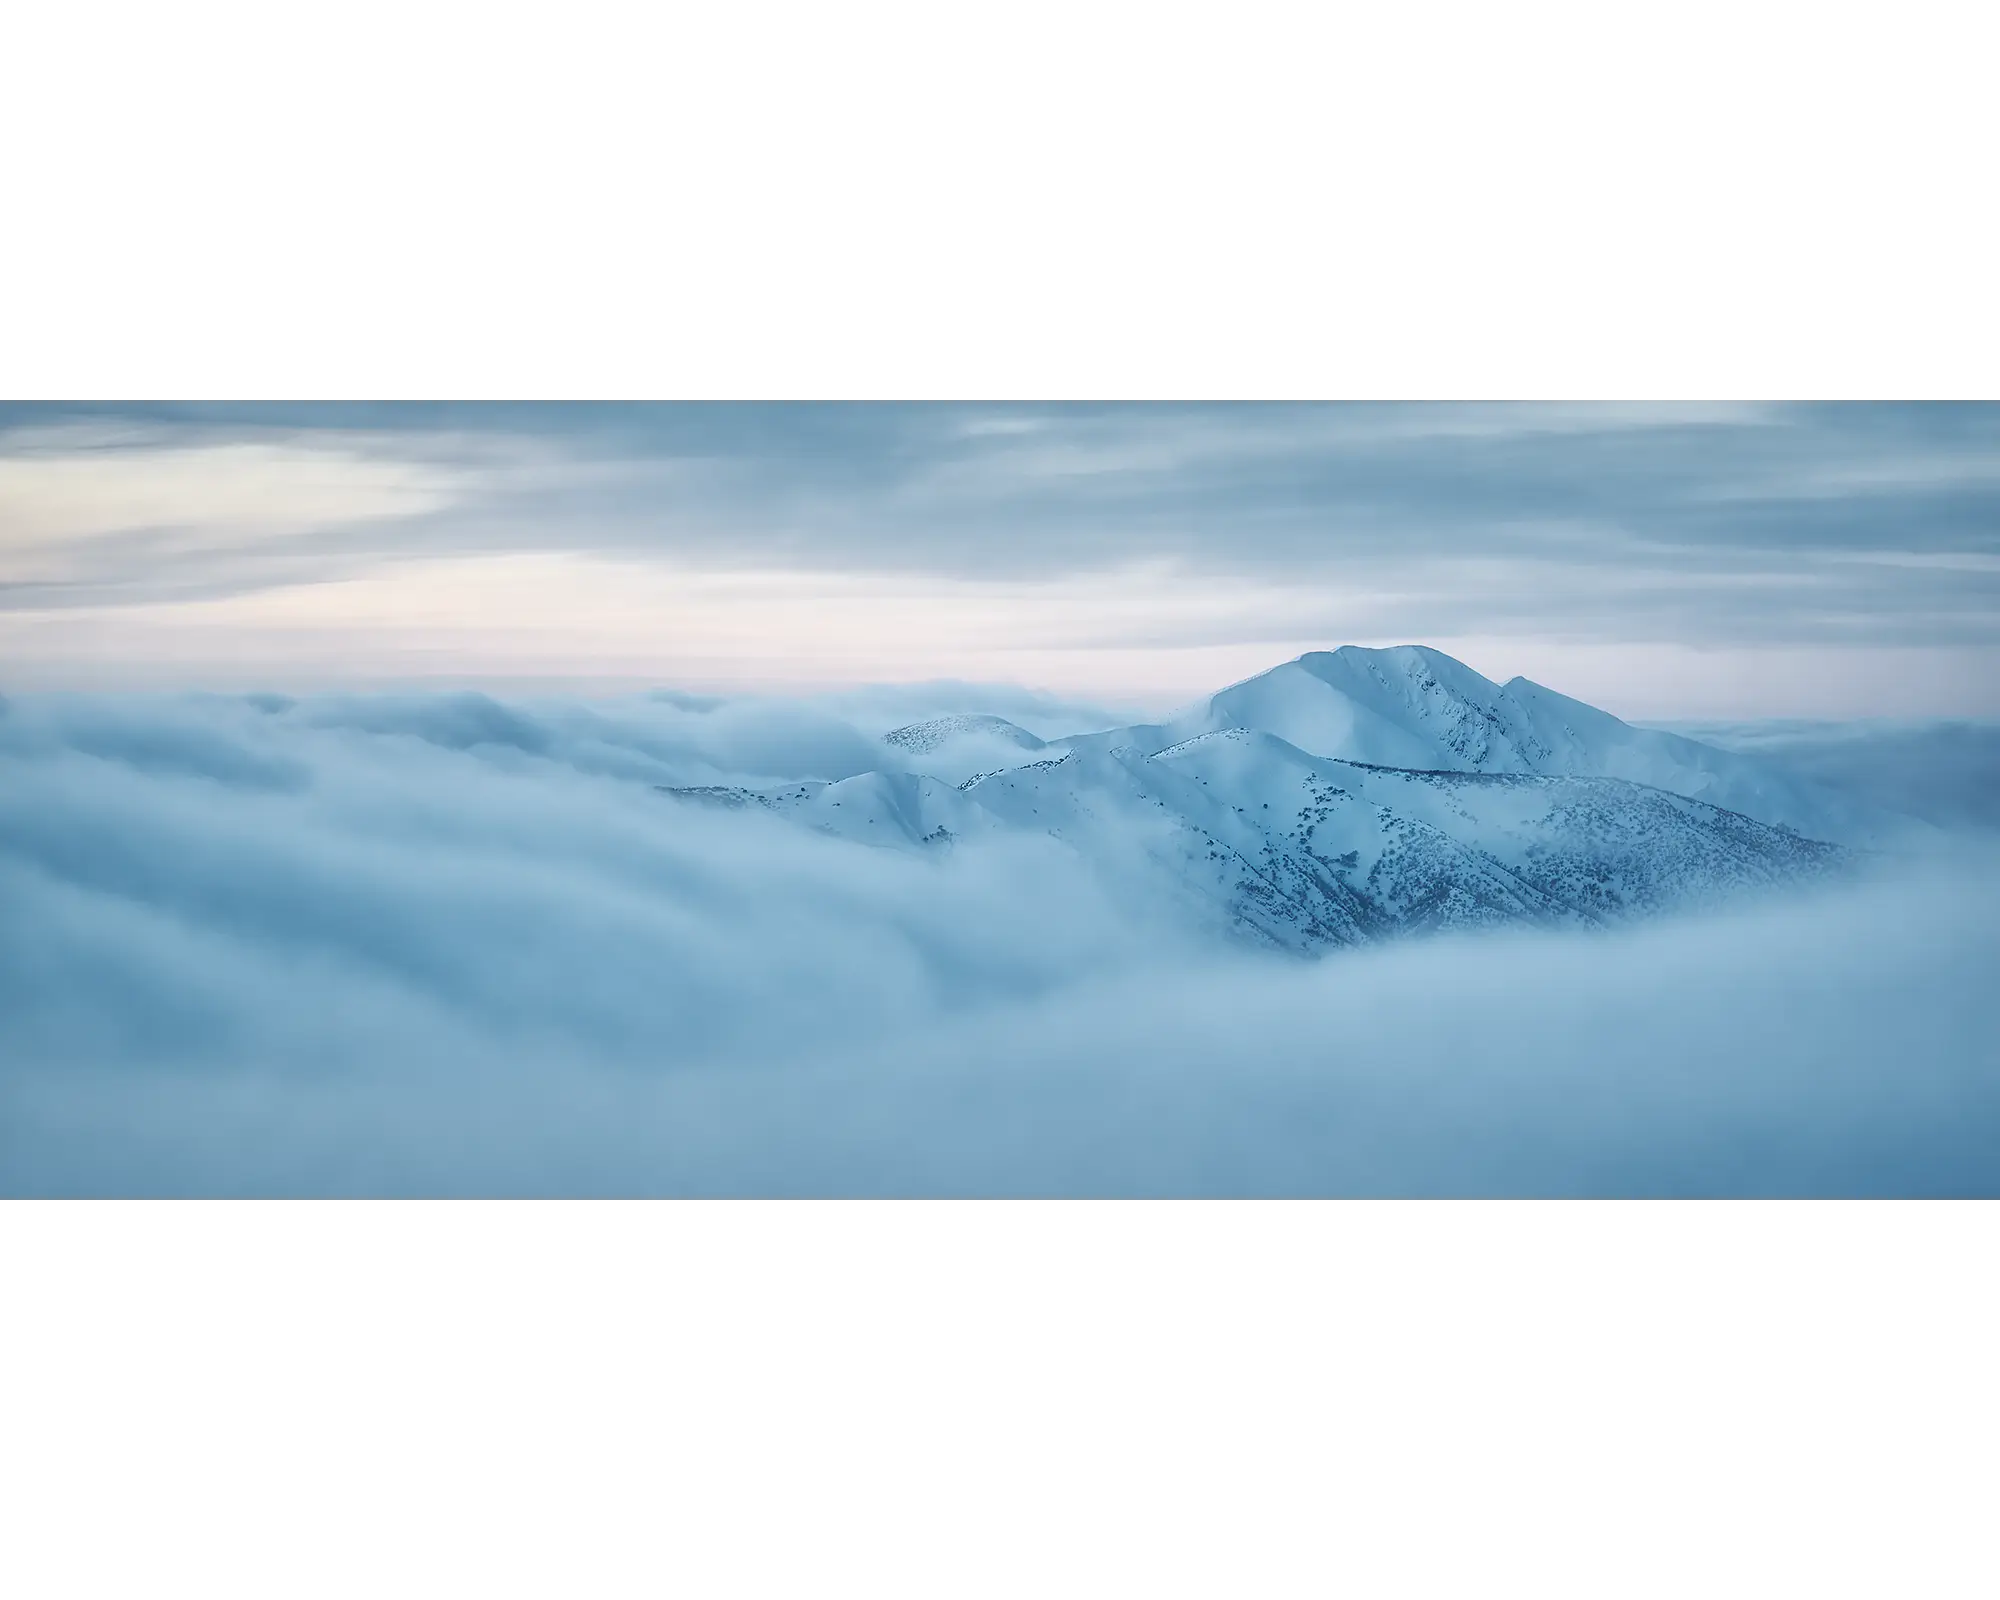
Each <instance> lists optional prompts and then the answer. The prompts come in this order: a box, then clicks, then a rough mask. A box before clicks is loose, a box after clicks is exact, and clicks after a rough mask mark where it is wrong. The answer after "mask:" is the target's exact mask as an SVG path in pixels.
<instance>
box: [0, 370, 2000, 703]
mask: <svg viewBox="0 0 2000 1600" xmlns="http://www.w3.org/2000/svg"><path fill="white" fill-rule="evenodd" d="M1406 641H1408V642H1421V643H1428V644H1433V645H1436V646H1438V647H1439V648H1442V649H1446V650H1449V651H1451V652H1452V653H1453V654H1456V655H1459V656H1461V657H1463V658H1464V659H1466V660H1467V661H1469V662H1470V663H1471V664H1472V665H1474V666H1475V667H1478V668H1479V669H1480V670H1481V671H1484V672H1486V673H1487V674H1488V675H1489V676H1492V677H1496V678H1501V679H1504V678H1507V677H1511V676H1513V675H1514V674H1515V673H1525V674H1527V675H1528V676H1530V677H1534V678H1537V679H1539V680H1541V681H1543V682H1547V683H1550V684H1552V685H1553V686H1554V687H1557V688H1560V689H1563V690H1565V691H1566V692H1569V693H1573V694H1577V695H1579V696H1581V697H1583V698H1585V699H1590V700H1593V701H1595V702H1597V703H1599V704H1602V705H1605V706H1606V707H1608V708H1609V709H1611V710H1614V711H1617V712H1620V713H1621V714H1624V715H1628V716H1637V717H1671V716H1677V715H1686V716H1715V715H1730V716H1758V715H1821V716H1840V715H1900V716H1917V715H1926V714H1938V715H1966V714H1973V715H1995V714H2000V407H1995V406H1745V405H1726V406H1640V407H1634V406H1546V405H1524V406H1487V405H1439V406H1363V405H1330V406H1309V407H1301V406H1209V405H1190V406H1166V405H1129V406H1128V405H1112V406H1095V405H1092V406H1079V405H1045V406H993V405H911V406H790V405H779V406H705V405H662V406H628V405H614V406H601V407H599V406H535V405H528V406H509V405H443V406H405V405H383V406H353V405H328V406H299V405H235V406H206V405H205V406H132V405H116V406H70V405H64V406H37V405H20V404H14V405H6V406H0V681H4V682H5V683H6V684H8V685H12V686H18V687H35V686H59V685H60V686H99V685H104V686H110V685H118V686H131V685H146V686H165V687H171V686H175V685H187V686H246V687H247V686H262V687H311V686H314V685H317V684H323V683H328V682H348V683H354V682H369V683H373V682H382V683H388V682H395V683H409V682H467V681H483V682H489V683H495V684H501V685H524V684H530V683H541V682H547V683H562V684H567V685H574V686H577V687H586V688H613V687H618V686H620V685H637V684H639V683H645V684H658V685H678V686H683V687H688V688H694V689H702V690H716V689H722V690H728V689H749V688H755V689H778V690H793V689H798V688H801V687H831V686H837V685H844V684H853V683H862V682H904V681H912V680H923V679H935V678H961V679H969V680H981V681H993V680H1005V681H1012V682H1021V683H1026V684H1030V685H1033V686H1036V687H1040V688H1045V689H1050V690H1055V691H1058V692H1061V693H1067V694H1082V695H1091V696H1097V697H1099V698H1104V699H1112V700H1117V701H1121V702H1125V703H1131V704H1134V705H1164V704H1168V703H1172V702H1175V701H1179V700H1183V699H1187V698H1190V697H1192V696H1194V695H1197V694H1200V693H1205V692H1207V691H1210V690H1213V689H1216V688H1219V687H1221V686H1222V685H1223V684H1225V683H1227V682H1229V681H1232V680H1234V679H1237V678H1240V677H1243V676H1245V675H1247V674H1249V673H1251V672H1255V671H1258V670H1261V669H1262V668H1263V667H1266V666H1269V665H1272V664H1274V663H1276V662H1278V661H1280V660H1284V659H1286V658H1288V657H1290V656H1293V655H1296V654H1298V653H1299V652H1301V651H1303V650H1307V649H1317V648H1326V647H1329V646H1333V645H1338V644H1342V643H1361V644H1380V643H1394V642H1406Z"/></svg>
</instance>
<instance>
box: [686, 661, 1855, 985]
mask: <svg viewBox="0 0 2000 1600" xmlns="http://www.w3.org/2000/svg"><path fill="white" fill-rule="evenodd" d="M883 747H884V753H885V761H884V765H883V769H882V770H880V771H875V772H868V773H863V774H861V775H859V776H854V777H848V778H844V779H841V780H839V781H834V782H823V781H816V780H815V781H802V782H797V783H792V784H789V785H786V786H783V787H778V788H761V789H751V788H733V787H706V788H700V789H670V790H668V791H667V792H668V793H669V794H671V795H673V796H675V797H676V798H678V799H681V800H683V801H686V802H688V803H704V804H710V805H721V806H727V807H731V808H738V809H744V810H750V811H763V812H769V813H770V814H772V815H773V816H776V817H783V818H787V819H790V820H792V821H793V822H796V823H798V824H802V825H805V826H810V827H813V828H817V829H819V830H821V831H823V832H826V833H830V834H834V835H836V836H839V837H841V838H845V839H850V840H854V841H857V842H860V843H864V844H871V845H877V846H881V847H886V848H893V849H901V850H914V851H932V850H940V849H947V848H951V847H953V846H956V845H959V844H961V843H966V842H973V841H977V840H980V839H983V838H990V837H994V836H997V835H1002V834H1006V833H1010V832H1011V833H1022V832H1026V833H1034V834H1045V835H1048V836H1050V837H1052V838H1054V839H1056V840H1058V841H1060V842H1061V843H1063V844H1064V845H1066V846H1068V847H1070V848H1072V849H1074V850H1075V851H1076V852H1077V853H1078V854H1079V855H1080V856H1081V857H1082V858H1083V859H1084V860H1085V861H1086V862H1087V863H1089V865H1090V866H1091V867H1092V868H1093V869H1095V870H1098V871H1100V872H1102V873H1104V874H1106V875H1108V876H1110V877H1111V878H1113V879H1114V880H1119V879H1121V878H1122V880H1123V881H1126V882H1133V883H1138V882H1143V883H1144V884H1145V885H1146V886H1147V887H1148V888H1149V889H1151V890H1152V891H1154V892H1155V893H1156V895H1157V896H1158V897H1159V898H1160V899H1162V900H1163V901H1164V903H1166V904H1169V905H1174V906H1178V907H1179V908H1181V911H1182V912H1183V913H1184V914H1185V915H1186V916H1187V917H1189V918H1190V919H1192V920H1193V921H1194V922H1195V923H1197V924H1199V925H1201V926H1204V927H1207V928H1211V929H1213V930H1215V931H1217V932H1221V933H1225V934H1227V935H1230V936H1232V937H1234V938H1237V939H1240V940H1247V941H1249V942H1251V943H1255V944H1261V945H1267V946H1275V947H1278V948H1282V949H1287V950H1294V951H1301V952H1309V951H1315V950H1319V949H1323V948H1326V947H1329V946H1339V945H1352V944H1358V943H1362V942H1366V941H1370V940H1375V939H1380V938H1384V937H1389V936H1393V935H1398V934H1404V933H1412V932H1422V931H1428V930H1437V929H1450V928H1466V927H1480V926H1496V925H1505V924H1509V923H1535V924H1543V925H1551V924H1552V925H1575V926H1587V925H1591V924H1602V923H1606V922H1610V921H1615V920H1618V919H1622V918H1626V917H1630V916H1634V915H1640V914H1644V913H1648V912H1652V911H1657V910H1663V909H1667V908H1669V907H1674V906H1681V905H1693V904H1703V903H1709V902H1713V901H1715V900H1718V899H1720V898H1722V897H1725V896H1728V895H1731V894H1735V893H1739V892H1742V891H1744V890H1749V889H1756V888H1761V887H1767V886H1775V885H1778V884H1781V883H1786V882H1791V881H1795V880H1797V879H1799V878H1801V877H1805V876H1810V875H1813V874H1817V873H1822V872H1825V871H1827V870H1829V869H1831V868H1833V867H1835V866H1837V865H1838V864H1839V863H1841V862H1842V861H1843V860H1845V859H1847V858H1848V856H1849V854H1850V848H1849V847H1851V846H1856V845H1862V846H1866V845H1869V844H1872V843H1875V842H1876V841H1877V835H1878V834H1879V832H1880V830H1881V829H1882V827H1883V825H1884V824H1883V823H1882V821H1881V819H1878V818H1875V817H1871V816H1869V815H1866V814H1863V813H1862V812H1861V811H1860V810H1859V809H1858V808H1856V807H1855V806H1853V805H1851V804H1850V803H1848V802H1846V801H1844V800H1843V799H1842V797H1840V796H1839V795H1838V794H1837V793H1835V792H1833V791H1829V790H1822V789H1819V788H1817V787H1815V786H1814V785H1812V784H1810V783H1807V782H1805V781H1803V780H1801V779H1798V778H1796V777H1793V776H1792V775H1790V774H1788V773H1786V772H1785V771H1784V770H1783V769H1782V768H1781V767H1778V766H1775V765H1773V764H1771V763H1768V762H1765V761H1762V760H1759V759H1758V758H1755V757H1751V756H1744V755H1737V754H1734V753H1731V752H1728V751H1723V750H1719V749H1716V748H1714V747H1712V746H1709V745H1704V744H1701V743H1698V742H1697V741H1695V740H1691V739H1684V738H1680V737H1677V736H1675V735H1673V734H1668V733H1661V732H1655V731H1652V730H1648V729H1642V728H1635V727H1632V726H1631V725H1629V724H1627V723H1624V722H1621V721H1620V720H1619V719H1618V718H1616V717H1614V716H1611V715H1610V714H1609V713H1607V712H1603V711H1600V710H1598V709H1596V708H1595V707H1593V706H1589V705H1586V704H1584V703H1583V702H1581V701H1578V700H1572V699H1569V698H1568V697H1566V696H1564V695H1560V694H1557V693H1555V692H1554V691H1552V690H1549V689H1545V688H1543V687H1541V686H1540V685H1539V684H1535V683H1531V682H1529V681H1528V680H1527V679H1525V678H1516V679H1514V680H1513V681H1512V682H1510V683H1507V684H1504V685H1501V684H1495V683H1493V682H1491V681H1490V680H1489V679H1486V678H1484V677H1482V676H1480V675H1479V674H1478V673H1477V672H1474V671H1473V670H1472V669H1471V668H1470V667H1467V666H1466V665H1465V664H1464V663H1462V662H1460V661H1456V660H1454V659H1453V658H1452V657H1450V656H1448V655H1445V654H1443V653H1441V652H1439V651H1436V650H1430V649H1426V648H1424V647H1421V646H1415V645H1408V646H1400V647H1397V648H1395V649H1388V650H1363V649H1358V648H1355V647H1352V646H1350V647H1348V648H1345V649H1341V650H1334V651H1326V652H1315V653H1313V654H1310V655H1306V656H1301V657H1300V658H1299V659H1298V660H1296V661H1291V662H1287V663H1285V664H1284V665H1283V666H1280V667H1276V668H1273V669H1272V670H1271V671H1269V672H1266V673H1263V674H1261V675H1259V676H1258V677H1255V678H1251V679H1249V680H1247V681H1245V682H1243V683H1239V684H1236V685H1234V686H1233V687H1231V688H1229V689H1225V690H1224V691H1223V692H1222V693H1220V694H1218V695H1216V696H1214V697H1213V698H1212V699H1210V700H1209V701H1207V702H1206V703H1205V704H1203V705H1200V706H1198V707H1196V708H1193V709H1192V710H1190V711H1187V712H1185V713H1182V714H1181V715H1179V716H1177V717H1175V718H1172V719H1170V720H1169V721H1167V722H1164V723H1159V724H1142V725H1135V726H1130V727H1122V728H1111V729H1106V730H1104V731H1102V732H1098V733H1089V734H1082V735H1075V736H1071V737H1068V738H1060V739H1053V740H1048V741H1044V740H1041V739H1039V738H1037V737H1036V736H1035V735H1033V734H1032V733H1029V732H1028V731H1027V730H1026V729H1023V728H1020V727H1017V726H1016V725H1014V724H1013V723H1011V722H1008V721H1006V720H1005V719H1004V718H1000V717H996V716H990V715H976V716H975V715H962V716H947V717H941V718H937V719H934V720H931V721H928V722H923V723H917V724H912V725H910V726H908V727H904V728H898V729H895V730H894V731H892V732H890V733H889V734H887V735H886V736H885V737H884V740H883Z"/></svg>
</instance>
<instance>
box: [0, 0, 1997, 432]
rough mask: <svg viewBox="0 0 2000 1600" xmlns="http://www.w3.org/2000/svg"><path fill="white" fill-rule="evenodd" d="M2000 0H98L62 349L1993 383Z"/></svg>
mask: <svg viewBox="0 0 2000 1600" xmlns="http://www.w3.org/2000/svg"><path fill="white" fill-rule="evenodd" d="M1996 31H2000V22H1996V19H1995V14H1994V12H1993V10H1992V8H1991V7H1987V6H1978V5H1973V4H1945V3H1936V0H1928V3H1927V0H1906V3H1904V4H1901V5H1899V6H1897V7H1896V8H1894V9H1893V10H1889V9H1885V8H1883V7H1879V6H1860V5H1828V4H1824V3H1819V4H1805V3H1771V0H1688V3H1683V4H1680V5H1676V6H1673V7H1671V8H1667V7H1649V8H1640V9H1634V8H1607V7H1605V6H1603V5H1601V4H1593V3H1585V0H1517V3H1514V4H1510V5H1507V6H1497V7H1496V6H1492V5H1486V4H1478V3H1475V0H1449V3H1435V0H1434V3H1430V4H1421V5H1407V6H1381V5H1374V6H1361V5H1351V6H1308V5H1298V4H1271V3H1255V0H1250V3H1245V4H1241V5H1238V6H1234V7H1232V8H1230V10H1229V11H1228V12H1227V13H1223V12H1218V11H1216V10H1214V9H1213V8H1211V7H1193V6H1180V5H1171V4H1168V5H1162V4H1157V3H1152V4H1138V3H1121V4H1111V3H1103V0H1098V3H1081V0H1015V3H1011V4H1009V5H1006V6H1004V7H1002V6H989V7H978V8H940V7H938V6H935V5H928V4H921V3H915V0H906V3H887V0H850V3H848V4H844V5H840V6H831V7H829V6H823V5H812V4H807V3H804V0H786V3H768V0H767V3H763V4H744V5H738V6H669V7H659V6H651V5H640V4H633V3H606V0H578V3H575V4H570V5H566V6H564V7H562V8H561V9H560V10H559V11H552V10H549V9H547V8H540V7H505V6H500V7H496V6H491V5H474V4H471V3H470V0H449V3H444V0H394V3H390V0H353V3H350V4H346V5H343V6H340V7H333V6H329V5H321V6H313V5H289V6H285V7H282V8H273V7H270V6H268V5H260V4H255V3H253V0H184V3H182V4H177V5H175V6H172V7H160V6H156V5H146V4H142V3H139V0H110V3H106V0H96V3H92V0H71V3H69V4H65V5H61V6H55V5H47V6H39V7H30V8H23V9H20V10H19V11H18V12H17V13H16V14H15V15H12V16H10V19H9V23H8V28H7V39H6V43H5V51H6V57H7V61H8V68H7V70H6V77H5V87H4V92H0V193H4V195H5V200H4V216H5V219H6V224H7V236H8V241H9V242H8V245H7V247H6V248H5V249H4V250H0V351H4V352H5V356H4V361H0V389H4V391H6V392H7V393H10V394H12V395H15V396H17V397H21V398H77V397H103V398H110V397H170V398H267V399H274V398H288V397H304V398H328V399H331V398H359V399H366V398H398V397H400V398H409V397H425V396H488V397H490V396H518V397H541V398H565V397H593V396H594V397H603V398H637V397H677V398H697V399H734V398H751V397H828V398H864V399H870V398H890V397H901V398H952V397H971V398H1039V397H1076V398H1089V397H1121V398H1122V397H1132V398H1161V397H1191V398H1239V397H1265V398H1314V397H1329V398H1337V397H1365V398H1381V399H1393V398H1488V397H1493V398H1614V397H1640V398H1652V399H1672V398H1681V399H1709V398H1717V397H1740V398H1782V397H1798V398H1828V397H1848V396H1874V397H1883V398H1888V397H1898V398H1926V397H1990V396H1992V395H1993V394H1994V393H1995V381H1996V374H1997V373H2000V312H1996V308H1995V296H1994V295H1993V293H1992V285H1993V284H1994V283H1995V282H2000V222H1996V208H1995V207H1994V206H1993V205H1992V204H1991V203H1990V198H1989V197H1990V191H1991V188H1992V171H1991V164H1992V161H1991V153H1992V151H1993V150H1995V149H1996V148H2000V96H1995V95H1994V94H1993V93H1992V86H1991V82H1990V78H1991V68H1992V63H1993V62H1994V60H1995V59H1996V58H2000V49H1996V43H2000V39H1996Z"/></svg>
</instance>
